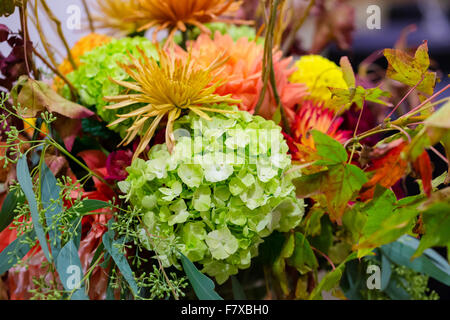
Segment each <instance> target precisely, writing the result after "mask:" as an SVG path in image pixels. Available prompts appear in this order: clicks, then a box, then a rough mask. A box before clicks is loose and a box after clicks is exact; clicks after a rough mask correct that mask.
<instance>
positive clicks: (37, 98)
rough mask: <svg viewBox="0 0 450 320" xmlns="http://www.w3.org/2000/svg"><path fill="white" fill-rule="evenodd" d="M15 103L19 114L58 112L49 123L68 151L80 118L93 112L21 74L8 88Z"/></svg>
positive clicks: (33, 114)
mask: <svg viewBox="0 0 450 320" xmlns="http://www.w3.org/2000/svg"><path fill="white" fill-rule="evenodd" d="M11 96H12V98H13V100H14V104H16V105H17V106H18V107H19V113H20V114H21V116H22V117H24V118H35V117H36V116H39V115H40V114H41V113H42V112H43V111H46V110H47V111H49V112H52V113H55V114H56V115H57V120H56V121H54V122H53V123H52V126H53V127H54V128H55V129H56V130H57V132H58V134H59V136H60V137H61V139H62V140H63V141H64V145H65V146H66V148H67V150H69V151H71V150H72V147H73V144H74V142H75V138H76V137H77V135H78V133H79V132H80V130H81V120H80V119H83V118H87V117H90V116H92V115H94V113H93V112H92V111H91V110H89V109H87V108H85V107H83V106H82V105H79V104H77V103H74V102H72V101H69V100H66V99H64V98H63V97H61V96H60V95H59V94H58V93H56V92H55V91H54V90H53V89H52V88H51V87H50V86H49V85H47V84H46V83H44V82H42V81H37V80H33V79H31V78H28V77H27V76H21V77H20V78H19V80H18V81H17V84H16V85H15V87H14V88H13V89H12V90H11Z"/></svg>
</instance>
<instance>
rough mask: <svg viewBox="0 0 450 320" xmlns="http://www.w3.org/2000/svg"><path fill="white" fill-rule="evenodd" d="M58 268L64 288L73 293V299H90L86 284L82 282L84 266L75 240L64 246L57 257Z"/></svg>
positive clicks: (71, 296) (71, 295)
mask: <svg viewBox="0 0 450 320" xmlns="http://www.w3.org/2000/svg"><path fill="white" fill-rule="evenodd" d="M56 270H57V271H58V275H59V278H60V280H61V283H62V285H63V286H64V289H65V290H66V291H67V292H69V293H71V294H70V298H71V300H89V298H88V297H87V295H86V293H85V288H84V284H83V283H82V282H81V280H82V279H83V268H82V266H81V261H80V257H79V256H78V249H77V247H76V246H75V243H74V241H73V240H70V241H69V242H67V243H66V244H65V245H64V247H62V249H61V251H60V253H59V255H58V257H57V258H56Z"/></svg>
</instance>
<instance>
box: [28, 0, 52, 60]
mask: <svg viewBox="0 0 450 320" xmlns="http://www.w3.org/2000/svg"><path fill="white" fill-rule="evenodd" d="M33 9H34V18H35V19H36V23H35V27H36V30H37V32H38V34H39V38H40V39H41V44H42V46H43V47H44V50H45V53H46V54H47V57H48V58H49V59H50V62H51V63H52V65H53V66H54V67H55V68H56V67H57V66H58V63H57V62H56V59H55V57H54V55H53V52H52V51H51V50H50V47H49V44H48V42H47V40H46V38H45V36H44V32H43V31H42V28H41V24H40V22H39V10H38V0H34V8H33Z"/></svg>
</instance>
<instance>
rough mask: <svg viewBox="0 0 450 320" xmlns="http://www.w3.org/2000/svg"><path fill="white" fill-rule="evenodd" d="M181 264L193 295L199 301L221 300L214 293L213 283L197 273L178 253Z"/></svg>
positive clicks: (190, 263)
mask: <svg viewBox="0 0 450 320" xmlns="http://www.w3.org/2000/svg"><path fill="white" fill-rule="evenodd" d="M180 256H181V264H182V265H183V269H184V272H186V276H187V277H188V279H189V282H190V283H191V285H192V288H194V291H195V294H196V295H197V298H198V299H199V300H223V299H222V298H221V297H220V296H219V295H218V294H217V292H216V291H214V282H213V281H212V280H211V279H210V278H208V277H207V276H205V275H204V274H203V273H201V272H200V271H198V269H197V268H196V267H195V265H194V264H193V263H192V262H191V261H190V260H189V259H188V258H187V257H186V256H185V255H183V254H182V253H181V252H180Z"/></svg>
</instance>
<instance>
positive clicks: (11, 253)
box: [0, 231, 35, 275]
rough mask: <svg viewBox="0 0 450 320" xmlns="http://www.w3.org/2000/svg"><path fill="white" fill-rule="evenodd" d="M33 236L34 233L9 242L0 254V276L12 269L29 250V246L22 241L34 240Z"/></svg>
mask: <svg viewBox="0 0 450 320" xmlns="http://www.w3.org/2000/svg"><path fill="white" fill-rule="evenodd" d="M34 236H35V233H34V231H32V232H31V233H30V234H24V235H22V236H20V237H18V238H17V239H16V240H14V241H13V242H11V243H10V244H9V245H8V246H7V247H6V248H5V249H4V250H3V251H2V252H1V253H0V275H1V274H2V273H4V272H6V271H8V270H9V269H11V268H12V267H14V266H15V265H16V263H17V262H19V260H20V259H22V258H23V257H24V256H25V255H26V254H27V253H28V251H30V250H31V247H30V245H29V244H28V243H25V242H24V241H25V239H26V238H34Z"/></svg>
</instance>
